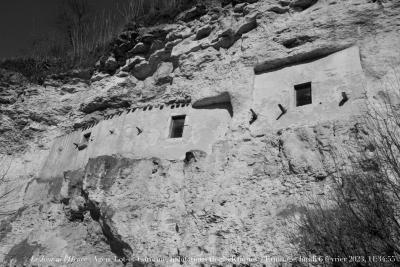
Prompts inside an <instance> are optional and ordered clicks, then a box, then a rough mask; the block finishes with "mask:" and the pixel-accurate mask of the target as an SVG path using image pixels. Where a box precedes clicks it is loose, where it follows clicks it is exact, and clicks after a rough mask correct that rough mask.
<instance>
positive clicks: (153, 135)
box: [39, 103, 231, 179]
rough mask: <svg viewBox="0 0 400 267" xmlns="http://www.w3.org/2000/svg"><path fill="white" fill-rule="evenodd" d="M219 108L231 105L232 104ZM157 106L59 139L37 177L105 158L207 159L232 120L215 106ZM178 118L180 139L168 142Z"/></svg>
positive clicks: (60, 172) (48, 177)
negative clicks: (198, 154)
mask: <svg viewBox="0 0 400 267" xmlns="http://www.w3.org/2000/svg"><path fill="white" fill-rule="evenodd" d="M223 104H226V107H228V108H229V106H230V103H223ZM161 107H162V108H161V109H160V107H151V108H150V107H149V108H146V109H147V110H143V109H136V110H134V111H133V112H132V111H128V112H123V113H122V114H121V115H116V116H114V117H113V118H111V119H108V120H102V121H100V122H99V123H98V124H96V125H95V126H94V127H91V128H89V129H86V130H83V131H82V130H79V131H75V132H73V133H71V134H69V135H66V136H62V137H59V138H57V139H56V140H55V141H54V144H53V145H52V148H51V150H50V153H49V155H48V158H47V160H46V162H45V164H44V166H43V168H42V171H41V172H40V174H39V177H40V178H41V179H50V178H51V177H60V176H62V174H63V173H64V172H65V171H74V170H78V169H80V168H84V167H85V166H86V164H87V162H88V160H89V158H96V157H99V156H104V155H122V156H125V157H127V158H133V159H138V158H151V157H158V158H162V159H166V160H183V159H185V156H186V152H189V151H192V150H199V151H203V152H204V153H206V154H210V153H211V152H212V146H213V144H214V142H215V141H216V140H218V139H221V138H222V137H223V136H224V134H225V133H226V131H227V130H228V126H229V123H230V120H231V115H230V114H229V110H228V109H225V108H219V109H218V108H215V105H214V106H213V105H211V106H210V107H211V108H208V109H206V108H204V107H203V108H197V109H194V108H192V107H191V106H190V104H173V105H162V106H161ZM222 107H224V106H222ZM180 115H186V118H185V126H184V131H183V136H182V138H170V137H169V134H170V127H171V119H172V117H173V116H180ZM89 133H90V138H89V140H88V142H87V144H85V146H87V147H84V148H83V149H81V150H79V145H80V144H83V143H82V141H83V139H84V135H86V134H89ZM74 144H76V145H74Z"/></svg>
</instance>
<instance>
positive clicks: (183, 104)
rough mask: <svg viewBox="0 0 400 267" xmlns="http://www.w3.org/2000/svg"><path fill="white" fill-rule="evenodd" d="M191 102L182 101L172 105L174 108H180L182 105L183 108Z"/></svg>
mask: <svg viewBox="0 0 400 267" xmlns="http://www.w3.org/2000/svg"><path fill="white" fill-rule="evenodd" d="M189 105H190V104H189V103H186V104H185V103H182V104H176V105H172V106H171V109H174V108H179V107H181V108H183V107H187V106H189Z"/></svg>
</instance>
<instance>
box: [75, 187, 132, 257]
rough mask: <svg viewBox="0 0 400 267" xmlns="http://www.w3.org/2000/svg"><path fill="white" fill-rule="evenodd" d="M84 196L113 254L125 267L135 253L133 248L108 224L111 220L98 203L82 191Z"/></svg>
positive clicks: (91, 214) (92, 216)
mask: <svg viewBox="0 0 400 267" xmlns="http://www.w3.org/2000/svg"><path fill="white" fill-rule="evenodd" d="M82 196H83V197H84V198H85V199H86V206H87V209H88V211H89V213H90V216H91V218H92V219H93V220H94V221H96V222H98V223H99V225H100V227H101V230H102V232H103V235H104V236H105V238H106V239H107V242H108V244H109V245H110V248H111V252H112V253H114V254H115V255H116V256H117V257H118V260H119V261H121V262H122V263H124V265H125V264H127V263H128V262H129V261H130V258H131V255H132V252H133V250H132V248H131V246H130V245H129V244H128V243H126V242H125V241H123V240H122V237H121V236H120V235H119V234H118V233H117V231H116V229H113V228H112V227H111V226H110V223H109V222H108V221H109V219H110V218H108V217H107V215H105V214H103V213H102V212H101V209H100V207H99V206H98V203H96V202H95V201H92V200H91V199H90V198H89V194H88V193H87V192H85V191H84V190H82Z"/></svg>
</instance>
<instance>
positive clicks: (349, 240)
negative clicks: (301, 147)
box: [298, 78, 400, 266]
mask: <svg viewBox="0 0 400 267" xmlns="http://www.w3.org/2000/svg"><path fill="white" fill-rule="evenodd" d="M381 92H382V94H381V95H382V96H383V101H382V102H381V103H376V102H375V103H372V102H370V103H368V107H367V110H366V112H365V114H364V116H363V119H362V121H361V123H358V124H357V125H356V127H355V128H354V129H353V133H354V136H353V137H354V141H355V144H356V146H355V148H356V150H357V152H356V154H354V152H352V153H349V154H334V155H333V160H334V161H335V163H336V166H337V175H336V176H335V177H334V178H333V185H332V192H331V193H332V195H331V197H330V198H328V199H327V200H326V201H325V202H323V203H321V202H317V204H315V205H313V206H307V207H305V208H306V212H305V213H304V215H303V217H302V219H301V223H300V225H299V233H300V237H299V239H298V240H299V242H300V244H301V246H300V247H301V252H302V253H304V254H306V255H308V256H309V255H319V256H328V257H345V258H347V259H348V260H354V262H353V264H354V265H357V266H369V265H371V264H374V263H377V262H380V263H382V262H383V261H386V263H387V264H389V265H391V264H393V262H397V264H399V262H400V258H399V257H400V105H399V102H398V99H399V96H400V94H399V92H400V80H399V79H398V78H394V81H392V82H391V83H387V84H386V89H385V90H384V91H381ZM345 159H346V160H347V161H351V163H350V164H348V163H346V162H344V161H345ZM354 256H358V257H354ZM374 256H385V258H378V257H374ZM347 264H348V262H347ZM334 265H338V266H339V265H341V264H339V263H336V264H334Z"/></svg>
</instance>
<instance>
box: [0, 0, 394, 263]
mask: <svg viewBox="0 0 400 267" xmlns="http://www.w3.org/2000/svg"><path fill="white" fill-rule="evenodd" d="M223 2H224V3H223V5H221V4H220V3H218V4H215V5H210V6H208V5H205V6H195V7H192V8H191V9H188V10H187V11H186V12H185V13H183V14H181V15H180V16H178V17H176V19H174V20H173V21H171V24H159V25H154V26H152V27H147V28H141V29H139V30H138V31H134V30H131V31H129V32H128V31H126V32H124V33H122V35H123V36H122V37H121V38H117V39H116V40H117V41H115V44H113V45H112V46H111V47H112V51H110V54H107V55H105V56H104V57H102V58H101V59H100V60H99V62H98V64H97V65H96V68H97V69H96V72H95V74H94V75H93V76H92V77H91V78H90V77H86V76H88V75H86V74H85V75H83V76H80V77H74V78H68V79H67V78H65V79H61V78H60V77H49V78H48V79H47V80H46V81H45V82H44V85H43V86H39V85H33V84H29V83H28V82H27V81H26V80H25V79H24V78H23V77H21V75H19V74H16V73H13V72H10V71H3V70H1V72H0V77H1V82H0V166H1V169H0V177H3V174H6V175H5V176H4V177H6V178H5V179H4V181H2V184H1V186H0V191H1V193H2V194H3V193H6V192H9V191H10V190H11V192H12V194H9V195H7V198H6V200H7V202H6V203H7V204H6V205H5V207H4V209H3V210H1V213H0V215H1V216H2V221H1V224H0V229H1V232H0V243H1V246H0V261H4V262H8V263H10V262H11V263H15V264H17V265H22V264H24V263H25V264H30V262H29V261H30V259H31V258H32V257H40V256H43V255H46V257H60V256H61V257H64V256H65V255H71V256H75V257H89V258H91V259H92V261H91V262H90V263H84V264H86V265H84V266H112V265H114V266H122V265H123V260H121V261H120V262H112V263H110V262H105V260H104V261H103V260H101V259H99V261H93V259H94V258H95V257H96V256H97V257H99V256H102V257H103V258H104V259H105V258H114V257H118V258H120V259H123V258H129V264H131V266H140V265H135V264H139V263H138V262H135V257H138V256H141V257H146V256H147V257H165V258H172V257H177V258H179V257H189V256H197V257H199V256H202V255H203V256H204V255H205V256H216V257H222V256H236V257H239V256H243V257H265V256H294V255H296V243H295V242H293V240H292V239H291V238H290V236H288V233H289V232H290V231H291V230H292V228H293V225H292V224H290V221H291V220H293V218H296V216H298V215H299V214H301V212H302V210H301V208H300V203H303V202H308V201H309V198H308V197H309V196H310V195H312V196H319V195H324V194H325V192H326V188H327V187H328V186H329V179H330V176H331V175H332V173H333V172H334V170H335V168H334V164H333V163H332V161H331V158H330V155H331V152H332V150H334V149H338V148H339V147H341V146H349V145H350V144H351V140H354V139H357V133H358V132H359V125H358V124H357V122H356V118H354V117H353V116H352V115H356V114H349V117H348V120H341V121H326V122H321V123H315V124H309V125H304V126H300V127H299V126H296V127H292V126H290V125H289V126H288V127H285V128H284V129H275V128H273V127H271V128H259V127H258V126H257V125H258V124H259V122H260V121H261V120H263V118H262V117H261V116H259V117H258V118H257V120H255V121H254V123H253V124H251V125H250V123H249V121H250V120H251V113H250V112H249V110H250V109H251V108H253V104H254V99H253V90H254V88H253V85H254V84H253V83H254V75H255V73H262V72H266V71H270V70H274V69H277V68H284V67H285V66H288V65H293V64H299V63H302V62H305V61H309V60H313V59H315V58H320V57H321V56H325V55H328V54H330V53H333V52H337V51H340V50H342V49H344V48H347V47H350V46H358V47H359V49H360V57H361V64H362V70H363V74H364V76H365V81H364V82H365V88H366V91H367V94H368V95H369V96H371V98H372V99H374V97H375V98H376V99H380V98H384V97H386V95H385V93H384V90H382V87H383V85H382V84H383V81H384V79H386V78H387V77H395V75H393V69H396V68H398V65H399V63H400V57H399V56H398V55H400V48H399V46H398V43H399V41H400V32H399V27H398V21H399V19H400V15H399V14H400V4H399V3H398V2H397V1H386V2H383V4H382V5H379V4H378V3H374V2H371V1H366V0H354V1H334V0H326V1H309V0H292V1H273V0H263V1H261V0H260V1H223ZM89 76H90V75H89ZM221 95H222V96H226V95H228V96H229V99H230V101H231V104H232V114H231V115H232V121H231V124H230V126H229V129H228V131H227V133H226V134H225V135H224V136H223V137H222V138H220V139H219V140H217V142H216V143H215V144H213V147H212V152H211V153H204V151H187V154H186V158H185V159H182V160H175V161H169V160H166V159H162V158H143V159H131V158H129V157H127V156H126V155H125V156H122V155H105V156H102V157H96V158H93V159H90V160H89V162H88V163H87V164H84V165H85V167H84V168H81V169H78V170H74V171H70V172H66V173H65V174H64V175H63V176H62V177H54V179H52V180H45V179H42V177H39V176H38V173H39V170H40V168H41V166H42V163H43V162H44V160H45V158H46V157H47V155H48V153H49V149H50V147H51V143H52V140H53V139H54V137H56V136H58V135H61V134H66V133H68V132H70V131H72V130H73V129H74V128H79V127H85V126H87V125H90V124H92V123H95V122H97V121H99V120H102V119H103V118H104V117H105V116H108V115H112V114H115V113H118V112H121V111H124V110H125V109H126V108H128V107H137V106H145V105H158V104H164V103H172V102H174V101H178V102H179V101H183V102H185V101H187V99H191V100H192V103H196V102H197V101H199V103H202V101H204V99H206V100H207V99H210V98H213V97H214V98H216V97H218V96H221ZM275 108H276V107H275ZM256 112H257V110H256ZM75 264H77V263H75ZM177 264H179V261H178V263H177ZM223 264H226V263H223ZM262 264H263V262H261V261H259V262H257V263H254V266H262ZM264 264H265V263H264ZM154 265H156V266H165V264H158V265H157V264H154Z"/></svg>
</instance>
